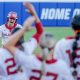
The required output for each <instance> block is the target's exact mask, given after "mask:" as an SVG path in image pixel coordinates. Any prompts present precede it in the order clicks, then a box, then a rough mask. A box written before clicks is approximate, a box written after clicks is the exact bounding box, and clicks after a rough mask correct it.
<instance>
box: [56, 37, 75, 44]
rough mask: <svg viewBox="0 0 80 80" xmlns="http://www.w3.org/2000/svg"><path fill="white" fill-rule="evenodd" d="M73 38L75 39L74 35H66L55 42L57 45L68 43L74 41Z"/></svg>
mask: <svg viewBox="0 0 80 80" xmlns="http://www.w3.org/2000/svg"><path fill="white" fill-rule="evenodd" d="M74 39H75V37H74V36H68V37H66V38H62V39H60V40H59V41H58V42H57V44H58V45H64V44H68V43H70V42H72V41H74Z"/></svg>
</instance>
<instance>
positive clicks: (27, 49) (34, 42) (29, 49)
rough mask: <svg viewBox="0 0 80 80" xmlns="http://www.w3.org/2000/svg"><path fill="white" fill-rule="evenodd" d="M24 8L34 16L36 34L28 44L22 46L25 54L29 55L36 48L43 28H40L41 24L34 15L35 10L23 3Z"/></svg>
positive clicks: (30, 5)
mask: <svg viewBox="0 0 80 80" xmlns="http://www.w3.org/2000/svg"><path fill="white" fill-rule="evenodd" d="M23 4H24V6H25V7H26V8H27V9H28V12H29V13H30V14H31V15H33V16H35V19H36V20H35V26H36V33H35V34H34V35H33V37H32V38H31V39H30V40H29V41H28V43H25V44H23V46H24V49H25V52H26V53H27V52H28V53H29V54H32V53H33V51H34V49H35V48H36V46H37V43H38V42H39V39H40V36H41V35H42V33H43V27H42V23H41V21H40V19H39V17H38V15H37V13H36V10H35V8H34V6H33V5H32V4H30V3H23ZM28 45H31V46H28Z"/></svg>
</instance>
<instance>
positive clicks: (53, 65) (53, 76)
mask: <svg viewBox="0 0 80 80" xmlns="http://www.w3.org/2000/svg"><path fill="white" fill-rule="evenodd" d="M44 65H46V66H45V73H44V76H43V78H42V80H74V79H73V77H72V74H71V72H70V68H69V67H68V66H67V64H66V63H65V62H64V61H63V60H55V59H52V60H51V61H46V62H45V64H44Z"/></svg>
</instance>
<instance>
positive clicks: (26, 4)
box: [23, 2, 36, 15]
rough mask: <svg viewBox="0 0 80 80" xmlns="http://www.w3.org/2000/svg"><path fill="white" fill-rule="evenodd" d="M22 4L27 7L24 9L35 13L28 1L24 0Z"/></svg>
mask: <svg viewBox="0 0 80 80" xmlns="http://www.w3.org/2000/svg"><path fill="white" fill-rule="evenodd" d="M23 5H24V6H25V7H26V8H27V9H26V11H27V12H29V13H30V14H32V15H35V14H36V11H35V8H34V6H33V5H32V4H31V3H29V2H24V3H23Z"/></svg>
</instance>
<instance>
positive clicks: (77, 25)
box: [71, 15, 80, 75]
mask: <svg viewBox="0 0 80 80" xmlns="http://www.w3.org/2000/svg"><path fill="white" fill-rule="evenodd" d="M71 25H72V29H73V30H74V31H75V30H80V15H75V16H74V18H73V19H72V24H71ZM79 39H80V32H79V31H78V32H77V33H76V36H75V40H74V42H73V45H72V59H73V62H72V65H71V66H72V67H73V68H74V69H76V67H77V63H75V58H76V57H77V54H76V52H75V50H77V48H78V40H79ZM76 74H77V72H76ZM73 75H74V74H73Z"/></svg>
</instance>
